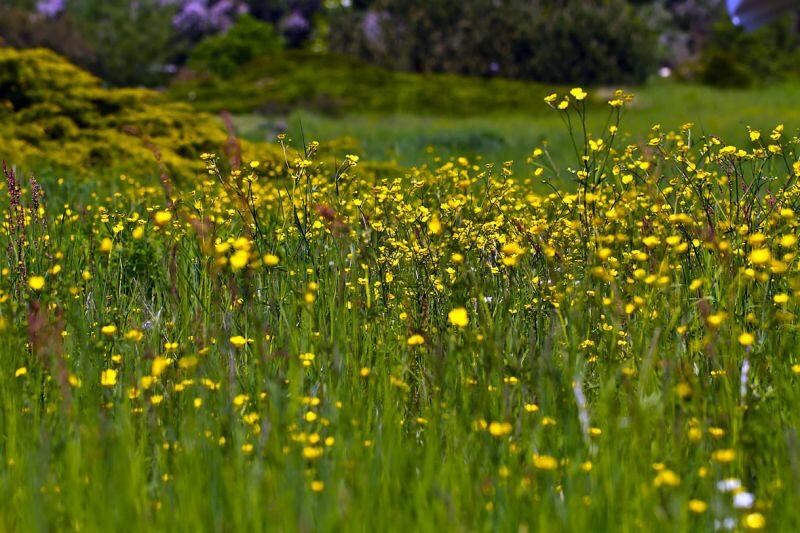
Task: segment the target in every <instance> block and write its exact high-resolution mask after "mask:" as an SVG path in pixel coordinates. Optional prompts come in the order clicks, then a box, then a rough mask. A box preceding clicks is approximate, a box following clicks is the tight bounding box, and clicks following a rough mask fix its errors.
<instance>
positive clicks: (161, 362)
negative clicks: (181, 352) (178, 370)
mask: <svg viewBox="0 0 800 533" xmlns="http://www.w3.org/2000/svg"><path fill="white" fill-rule="evenodd" d="M171 364H172V359H167V358H166V357H156V358H155V359H153V367H152V370H151V372H150V373H151V374H152V375H153V376H154V377H158V376H160V375H161V374H163V373H164V371H165V370H166V369H167V367H169V366H170V365H171Z"/></svg>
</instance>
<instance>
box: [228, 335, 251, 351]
mask: <svg viewBox="0 0 800 533" xmlns="http://www.w3.org/2000/svg"><path fill="white" fill-rule="evenodd" d="M230 341H231V344H232V345H233V346H234V348H241V347H242V346H244V345H245V344H247V339H245V338H244V337H242V336H241V335H235V336H233V337H231V339H230Z"/></svg>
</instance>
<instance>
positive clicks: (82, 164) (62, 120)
mask: <svg viewBox="0 0 800 533" xmlns="http://www.w3.org/2000/svg"><path fill="white" fill-rule="evenodd" d="M0 117H1V118H2V120H0V159H8V160H12V161H14V162H15V163H17V164H19V165H21V166H23V167H28V168H30V167H33V166H37V167H42V166H49V167H54V168H58V169H69V170H75V171H80V172H81V173H83V174H86V173H87V170H92V171H94V172H98V171H99V172H104V173H106V174H107V173H109V172H110V171H115V170H119V169H124V170H125V171H134V170H138V171H142V170H144V171H151V172H152V171H153V170H154V169H156V164H155V158H154V154H153V150H152V149H151V147H154V148H156V149H157V150H158V151H159V152H160V157H161V161H162V162H163V163H164V165H165V167H166V170H167V172H169V173H170V174H171V175H173V176H176V177H189V176H194V175H196V174H197V173H198V172H202V171H203V164H202V163H201V162H198V160H197V157H198V156H199V154H200V153H202V152H206V151H217V152H222V149H223V147H224V146H225V145H226V142H227V140H228V135H227V133H226V132H225V130H224V128H223V127H222V125H221V124H220V123H219V121H217V120H216V119H215V118H214V117H213V116H211V115H208V114H205V113H198V112H197V111H196V110H194V109H193V108H191V107H189V106H187V105H184V104H162V103H160V102H159V99H158V94H157V93H155V92H153V91H149V90H145V89H106V88H103V87H102V86H101V84H100V81H99V80H98V79H97V78H95V77H94V76H92V75H91V74H89V73H87V72H85V71H83V70H81V69H79V68H77V67H75V66H74V65H72V64H70V63H69V62H67V61H66V60H64V59H63V58H61V57H60V56H58V55H57V54H55V53H54V52H51V51H49V50H44V49H32V50H16V49H13V48H0ZM242 148H243V150H244V151H245V154H246V155H247V156H248V157H252V158H259V159H262V160H278V158H280V157H283V156H282V154H280V155H279V153H278V149H277V148H276V147H271V146H266V145H259V146H256V145H252V144H249V143H243V146H242ZM115 167H116V168H115Z"/></svg>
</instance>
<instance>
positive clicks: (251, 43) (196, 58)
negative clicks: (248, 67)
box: [189, 15, 282, 76]
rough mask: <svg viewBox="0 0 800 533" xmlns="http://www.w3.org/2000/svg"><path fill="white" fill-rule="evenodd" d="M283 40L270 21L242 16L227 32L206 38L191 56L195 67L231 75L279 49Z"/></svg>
mask: <svg viewBox="0 0 800 533" xmlns="http://www.w3.org/2000/svg"><path fill="white" fill-rule="evenodd" d="M281 46H282V43H281V39H280V37H279V36H278V35H276V33H275V31H274V29H273V27H272V26H271V25H270V24H267V23H264V22H261V21H259V20H256V19H254V18H253V17H250V16H247V15H245V16H242V17H239V19H238V20H237V21H236V24H234V25H233V27H232V28H231V29H230V30H228V31H227V32H226V33H223V34H220V35H214V36H212V37H207V38H206V39H204V40H203V41H202V42H200V44H198V45H197V46H196V47H195V48H194V49H193V50H192V51H191V53H190V55H189V64H190V66H192V67H194V68H200V69H205V70H208V71H210V72H212V73H214V74H216V75H218V76H230V75H231V74H232V73H233V72H234V70H235V69H236V68H237V67H239V66H241V65H243V64H245V63H247V62H248V61H250V60H252V59H253V58H255V57H258V56H260V55H264V54H267V53H270V52H275V51H276V50H280V48H281Z"/></svg>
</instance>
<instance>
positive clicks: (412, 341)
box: [407, 334, 425, 346]
mask: <svg viewBox="0 0 800 533" xmlns="http://www.w3.org/2000/svg"><path fill="white" fill-rule="evenodd" d="M407 342H408V345H409V346H420V345H422V344H425V337H423V336H422V335H420V334H416V335H411V336H410V337H409V338H408V341H407Z"/></svg>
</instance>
